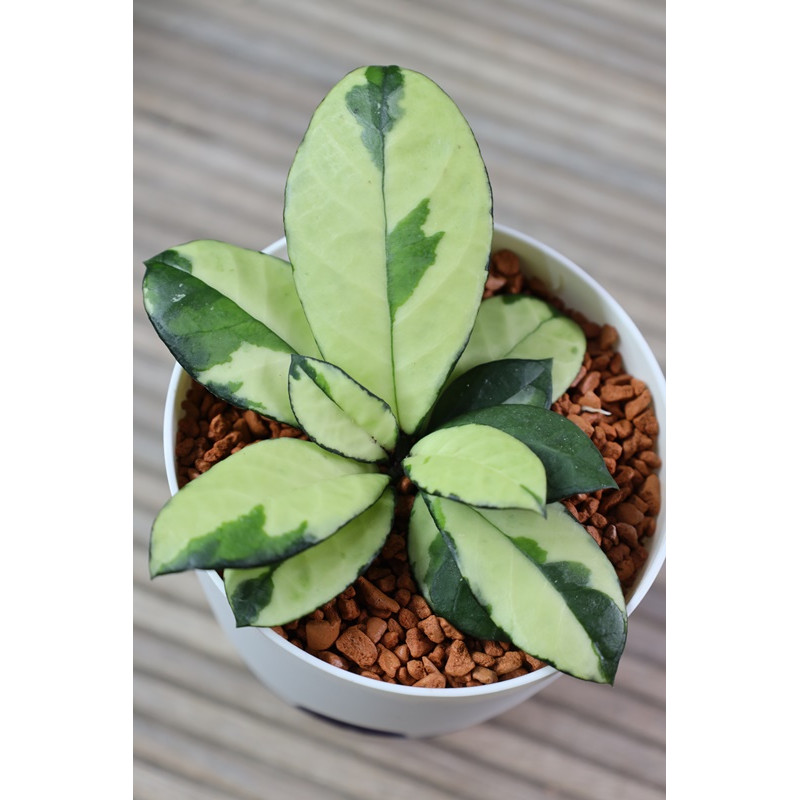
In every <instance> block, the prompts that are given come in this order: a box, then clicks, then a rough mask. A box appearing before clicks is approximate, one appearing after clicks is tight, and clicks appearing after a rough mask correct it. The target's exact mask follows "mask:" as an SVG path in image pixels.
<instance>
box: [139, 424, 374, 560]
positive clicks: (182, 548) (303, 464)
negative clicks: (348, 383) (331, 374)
mask: <svg viewBox="0 0 800 800" xmlns="http://www.w3.org/2000/svg"><path fill="white" fill-rule="evenodd" d="M388 482H389V478H388V476H386V475H382V474H379V473H378V472H377V471H376V469H375V467H373V466H372V465H370V464H362V463H359V462H356V461H353V460H351V459H349V458H343V457H342V456H337V455H335V454H334V453H330V452H328V451H327V450H323V449H322V448H321V447H319V446H318V445H316V444H314V443H313V442H307V441H303V440H302V439H291V438H282V439H267V440H266V441H262V442H256V443H255V444H251V445H249V446H248V447H245V448H244V449H243V450H240V451H239V452H238V453H235V454H233V455H230V456H228V457H227V458H225V459H224V460H222V461H220V462H218V463H217V464H215V465H214V466H213V467H211V469H209V470H208V472H205V473H203V474H202V475H200V476H199V477H197V478H195V479H194V480H193V481H191V482H189V483H188V484H187V485H186V486H184V487H183V488H182V489H181V490H180V491H179V492H178V493H177V494H176V495H174V496H173V497H172V499H171V500H169V501H168V502H167V504H166V505H165V506H164V508H162V509H161V511H160V512H159V514H158V516H157V517H156V520H155V523H154V524H153V530H152V534H151V537H150V574H151V575H153V576H155V575H161V574H163V573H166V572H179V571H181V570H186V569H219V568H221V567H253V566H259V565H263V564H269V563H272V562H274V561H280V560H282V559H284V558H287V557H288V556H291V555H293V554H294V553H298V552H300V551H301V550H304V549H305V548H307V547H310V546H311V545H314V544H316V543H317V542H320V541H322V540H323V539H325V538H327V537H328V536H330V535H331V534H332V533H335V532H336V531H338V530H339V529H340V528H341V527H342V526H343V525H345V524H347V523H348V522H349V521H350V520H351V519H353V518H354V517H356V516H358V515H359V514H361V513H362V512H363V511H364V510H365V509H367V508H369V507H370V506H371V505H372V504H373V503H374V502H375V501H376V500H377V499H378V497H380V495H381V493H382V492H383V491H384V489H385V488H386V486H387V484H388Z"/></svg>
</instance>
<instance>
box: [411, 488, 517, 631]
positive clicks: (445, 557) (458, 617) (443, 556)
mask: <svg viewBox="0 0 800 800" xmlns="http://www.w3.org/2000/svg"><path fill="white" fill-rule="evenodd" d="M424 498H425V495H424V493H423V492H420V493H419V494H417V496H416V498H415V499H414V505H413V506H412V508H411V517H410V519H409V522H408V561H409V565H410V566H411V570H412V572H413V573H414V578H415V580H416V582H417V586H418V587H419V590H420V591H421V592H422V595H423V597H424V598H425V600H426V601H427V603H428V606H430V608H431V610H432V611H433V613H434V614H437V615H438V616H440V617H444V618H445V619H447V620H450V621H451V622H452V623H453V624H454V625H455V626H456V627H457V628H458V630H459V631H461V633H466V634H468V635H469V636H475V637H477V638H478V639H494V640H499V641H508V634H506V633H505V632H504V631H501V630H500V628H498V627H497V626H496V625H495V624H494V622H492V619H491V617H490V616H489V615H488V614H487V613H486V609H485V608H484V607H483V606H482V605H481V604H480V603H479V602H478V601H477V600H476V599H475V595H474V594H473V593H472V590H471V589H470V588H469V584H468V583H467V582H466V580H465V579H464V576H463V575H462V574H461V572H460V571H459V569H458V564H457V563H456V560H455V557H454V556H453V553H452V551H451V549H450V545H449V544H448V543H447V540H446V538H445V535H444V534H443V533H442V532H441V531H440V530H439V528H437V527H436V523H435V522H434V520H433V517H431V514H430V511H428V507H427V505H426V503H425V499H424Z"/></svg>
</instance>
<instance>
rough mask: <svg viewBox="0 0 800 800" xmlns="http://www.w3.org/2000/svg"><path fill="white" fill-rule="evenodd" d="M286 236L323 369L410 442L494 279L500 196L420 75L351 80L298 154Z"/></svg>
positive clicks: (377, 70) (366, 73)
mask: <svg viewBox="0 0 800 800" xmlns="http://www.w3.org/2000/svg"><path fill="white" fill-rule="evenodd" d="M284 223H285V230H286V239H287V248H288V253H289V259H290V261H291V263H292V265H293V268H294V276H295V282H296V285H297V291H298V294H299V296H300V298H301V300H302V303H303V307H304V309H305V312H306V315H307V316H308V319H309V322H310V325H311V328H312V330H313V332H314V335H315V337H316V341H317V342H318V344H319V347H320V349H321V351H322V353H323V357H324V358H325V360H327V361H329V362H331V363H334V364H336V365H337V366H339V367H341V368H342V369H343V370H345V371H346V372H347V373H348V374H349V375H350V376H352V377H353V379H354V380H356V381H358V383H360V384H361V385H362V386H365V387H366V388H367V389H368V390H369V391H371V392H372V393H373V394H375V395H377V396H378V397H380V398H382V399H383V400H385V401H386V402H387V403H388V404H389V406H390V408H391V409H392V412H393V413H394V414H395V417H396V418H397V419H398V421H399V423H400V427H401V429H402V430H403V431H406V432H409V433H410V432H412V431H414V430H415V429H416V428H417V426H418V425H419V423H420V421H421V420H422V419H423V417H424V416H425V415H426V414H427V412H428V411H429V410H430V408H431V406H432V404H433V402H434V401H435V399H436V396H437V395H438V392H439V389H440V388H441V386H442V385H443V383H444V381H445V380H446V378H447V376H448V374H449V372H450V370H451V368H452V366H453V363H454V362H455V360H456V359H457V357H458V355H459V353H460V352H461V350H462V349H463V347H464V345H465V343H466V341H467V338H468V337H469V334H470V330H471V328H472V324H473V321H474V319H475V314H476V313H477V310H478V305H479V303H480V300H481V295H482V292H483V286H484V283H485V280H486V269H487V264H488V259H489V250H490V245H491V238H492V202H491V190H490V188H489V182H488V179H487V176H486V170H485V167H484V164H483V160H482V158H481V155H480V152H479V150H478V146H477V144H476V142H475V139H474V136H473V134H472V131H471V130H470V128H469V125H468V124H467V122H466V120H465V119H464V117H463V116H462V114H461V112H460V111H459V110H458V108H457V107H456V105H455V104H454V103H453V102H452V100H450V98H449V97H448V96H447V95H446V94H445V93H444V92H443V91H442V90H441V89H440V88H439V87H438V86H437V85H436V84H435V83H433V82H432V81H430V80H429V79H428V78H426V77H424V76H423V75H420V74H419V73H416V72H413V71H410V70H401V69H399V68H397V67H367V68H362V69H358V70H355V71H354V72H351V73H350V74H349V75H347V76H345V78H344V79H343V80H342V81H340V82H339V83H338V84H337V85H336V86H334V87H333V89H332V90H331V91H330V92H329V93H328V95H327V96H326V97H325V99H324V100H323V101H322V103H321V104H320V105H319V107H318V108H317V110H316V111H315V113H314V115H313V117H312V120H311V123H310V125H309V127H308V130H307V131H306V134H305V137H304V139H303V142H302V143H301V145H300V147H299V148H298V150H297V154H296V157H295V159H294V162H293V164H292V167H291V170H290V172H289V177H288V180H287V184H286V198H285V208H284ZM432 331H435V332H436V333H435V335H433V336H432V335H431V333H432Z"/></svg>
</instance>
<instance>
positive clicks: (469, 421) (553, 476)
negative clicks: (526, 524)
mask: <svg viewBox="0 0 800 800" xmlns="http://www.w3.org/2000/svg"><path fill="white" fill-rule="evenodd" d="M460 425H490V426H491V427H493V428H497V429H498V430H501V431H503V432H504V433H507V434H509V435H510V436H513V437H514V438H515V439H518V440H519V441H520V442H522V443H523V444H525V445H526V446H527V447H529V448H530V449H531V451H532V452H534V453H536V455H537V456H538V457H539V458H540V459H541V461H542V464H544V469H545V472H546V474H547V502H548V503H550V502H552V501H553V500H561V499H562V498H564V497H570V496H571V495H573V494H578V493H579V492H593V491H596V490H597V489H615V488H617V484H616V482H615V481H614V479H613V478H612V477H611V474H610V473H609V471H608V467H606V464H605V461H604V460H603V456H602V455H601V453H600V451H599V450H598V449H597V447H595V445H594V443H593V442H592V440H591V439H590V438H589V437H588V436H587V435H586V434H585V433H584V432H583V431H582V430H581V429H580V428H579V427H578V426H577V425H575V424H574V423H573V422H571V421H570V420H568V419H567V418H566V417H562V416H561V415H560V414H556V412H555V411H550V410H549V409H546V408H536V407H533V406H519V405H503V406H494V407H493V408H482V409H478V410H477V411H470V412H468V413H467V414H464V415H462V416H461V417H458V418H457V419H454V420H451V421H450V422H448V423H446V425H445V428H444V429H447V428H450V427H458V426H460Z"/></svg>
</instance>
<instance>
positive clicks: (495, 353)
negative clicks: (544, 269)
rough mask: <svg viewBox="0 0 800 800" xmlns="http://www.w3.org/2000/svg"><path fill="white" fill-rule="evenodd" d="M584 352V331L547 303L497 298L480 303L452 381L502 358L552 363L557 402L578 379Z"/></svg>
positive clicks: (554, 396)
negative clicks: (546, 360) (547, 359)
mask: <svg viewBox="0 0 800 800" xmlns="http://www.w3.org/2000/svg"><path fill="white" fill-rule="evenodd" d="M585 352H586V337H585V336H584V334H583V331H582V330H581V328H580V326H579V325H578V324H577V323H576V322H574V321H573V320H571V319H570V318H569V317H566V316H564V315H562V314H559V313H557V312H556V310H555V309H554V308H553V307H552V306H550V305H549V304H548V303H545V302H544V301H543V300H540V299H539V298H537V297H528V296H525V295H496V296H495V297H490V298H488V299H487V300H485V301H484V302H483V303H481V307H480V309H479V311H478V316H477V317H476V319H475V327H474V329H473V331H472V335H471V337H470V340H469V342H468V344H467V347H466V348H465V350H464V352H463V353H462V354H461V358H460V359H459V360H458V363H457V364H456V366H455V368H454V369H453V374H452V376H451V378H450V380H451V381H452V380H455V379H456V378H457V377H459V376H460V375H463V374H464V373H465V372H467V371H468V370H470V369H472V368H473V367H475V366H477V365H478V364H485V363H488V362H491V361H497V360H499V359H509V358H515V359H520V358H521V359H545V358H550V359H552V360H553V364H552V377H553V400H555V399H557V398H558V397H560V396H561V395H562V394H563V393H564V392H565V391H566V390H567V389H568V388H569V386H570V384H571V383H572V381H573V380H574V379H575V376H576V375H577V374H578V371H579V370H580V367H581V364H582V363H583V356H584V353H585Z"/></svg>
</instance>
